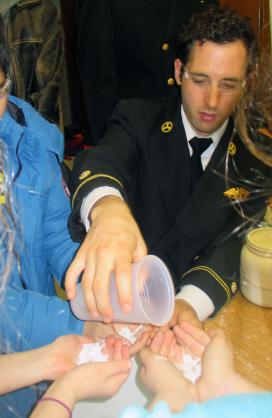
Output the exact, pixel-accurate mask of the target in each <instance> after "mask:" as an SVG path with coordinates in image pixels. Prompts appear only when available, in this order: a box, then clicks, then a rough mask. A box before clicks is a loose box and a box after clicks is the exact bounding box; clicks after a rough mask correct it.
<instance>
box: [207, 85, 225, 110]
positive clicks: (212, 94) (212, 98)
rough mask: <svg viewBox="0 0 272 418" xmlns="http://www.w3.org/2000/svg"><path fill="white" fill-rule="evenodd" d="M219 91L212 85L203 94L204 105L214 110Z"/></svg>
mask: <svg viewBox="0 0 272 418" xmlns="http://www.w3.org/2000/svg"><path fill="white" fill-rule="evenodd" d="M220 95H221V91H220V90H219V88H218V86H217V85H215V84H212V85H211V86H210V87H209V88H208V89H207V90H206V92H205V104H206V105H207V106H208V107H209V108H211V109H216V108H217V106H218V102H219V99H220Z"/></svg>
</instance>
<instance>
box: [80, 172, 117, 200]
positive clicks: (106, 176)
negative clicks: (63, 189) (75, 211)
mask: <svg viewBox="0 0 272 418" xmlns="http://www.w3.org/2000/svg"><path fill="white" fill-rule="evenodd" d="M99 177H104V178H108V179H110V180H113V181H115V182H116V183H118V184H119V186H121V187H122V188H124V187H123V185H122V183H121V182H120V181H119V180H118V179H116V178H115V177H112V176H110V175H108V174H95V175H94V176H91V177H88V178H87V179H86V180H84V181H82V182H81V183H80V184H79V185H78V187H77V189H76V191H75V194H74V196H73V199H72V207H73V206H74V202H75V199H76V197H77V195H78V192H79V190H80V189H81V187H82V186H84V184H86V183H88V181H91V180H94V179H97V178H99Z"/></svg>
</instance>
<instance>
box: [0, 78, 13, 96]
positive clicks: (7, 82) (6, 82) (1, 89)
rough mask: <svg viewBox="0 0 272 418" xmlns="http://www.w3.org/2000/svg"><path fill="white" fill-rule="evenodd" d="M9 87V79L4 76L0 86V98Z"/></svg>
mask: <svg viewBox="0 0 272 418" xmlns="http://www.w3.org/2000/svg"><path fill="white" fill-rule="evenodd" d="M10 87H11V81H10V79H9V78H6V81H5V83H4V84H3V85H2V87H0V99H2V97H3V96H5V94H7V93H8V92H9V90H10Z"/></svg>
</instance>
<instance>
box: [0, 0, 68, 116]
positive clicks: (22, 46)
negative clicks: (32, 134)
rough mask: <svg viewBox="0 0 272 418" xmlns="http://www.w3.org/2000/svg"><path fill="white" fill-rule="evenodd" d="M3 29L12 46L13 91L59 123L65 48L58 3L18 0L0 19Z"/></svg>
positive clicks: (0, 30)
mask: <svg viewBox="0 0 272 418" xmlns="http://www.w3.org/2000/svg"><path fill="white" fill-rule="evenodd" d="M0 32H1V34H2V36H1V38H3V36H4V42H6V44H7V46H8V47H9V49H10V56H11V74H10V77H11V79H12V82H13V87H12V93H13V94H14V95H15V96H17V97H20V98H22V99H24V100H26V101H27V102H29V103H31V104H32V105H33V106H34V107H35V108H36V110H38V111H39V112H40V113H41V114H42V116H44V117H45V118H46V119H48V120H49V121H52V122H55V123H58V122H59V103H58V97H59V83H60V79H61V73H62V68H63V51H64V49H63V30H62V24H61V21H60V18H59V16H58V12H57V9H56V7H55V6H54V4H53V3H52V2H51V1H50V0H19V1H18V3H17V4H15V5H14V6H12V7H11V8H10V12H9V15H8V17H7V18H6V19H5V21H3V19H1V20H0ZM0 41H1V42H3V39H0Z"/></svg>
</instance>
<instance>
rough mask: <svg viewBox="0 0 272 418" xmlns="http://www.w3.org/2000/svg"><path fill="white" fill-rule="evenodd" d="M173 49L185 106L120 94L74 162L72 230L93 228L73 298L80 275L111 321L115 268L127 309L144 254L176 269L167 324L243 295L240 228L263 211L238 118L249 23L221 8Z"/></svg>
mask: <svg viewBox="0 0 272 418" xmlns="http://www.w3.org/2000/svg"><path fill="white" fill-rule="evenodd" d="M176 56H177V58H176V60H175V62H174V69H175V80H176V82H177V84H178V85H179V86H180V90H181V101H180V99H174V100H171V99H161V100H157V101H152V102H147V101H141V100H133V99H132V100H124V101H121V102H120V103H119V104H118V105H117V106H116V108H115V110H114V112H113V114H112V116H111V118H110V121H109V124H108V127H107V129H106V131H105V134H104V136H103V138H102V139H101V140H100V141H99V144H98V146H96V147H95V148H94V149H91V150H89V151H85V152H83V153H82V154H81V155H79V156H78V159H77V160H76V162H75V167H74V173H73V179H72V195H73V197H72V205H73V213H72V216H71V217H70V229H71V232H72V235H73V237H74V239H77V240H81V239H83V238H84V236H85V228H86V229H87V230H88V234H87V236H86V238H85V240H84V243H83V244H82V246H81V248H80V250H79V252H78V253H77V257H76V258H75V260H74V262H73V263H72V265H71V267H70V268H69V270H68V274H67V276H66V290H67V292H68V297H69V298H73V296H74V294H75V283H76V280H77V276H78V275H79V273H80V272H81V271H82V270H84V274H83V288H84V292H85V297H86V303H87V305H88V308H89V310H90V312H91V313H92V315H93V317H94V318H95V317H96V315H97V312H100V313H101V314H102V315H103V317H104V320H105V321H106V322H107V321H108V322H109V321H111V319H112V310H111V305H110V300H109V294H108V289H109V274H110V272H111V271H115V274H116V283H117V287H118V292H119V299H120V304H121V306H122V308H123V310H124V311H129V310H130V309H131V304H132V300H131V282H130V269H131V262H133V261H136V260H139V259H140V258H141V257H143V256H144V255H145V254H146V252H148V253H151V254H156V255H158V256H159V257H161V258H162V259H163V260H164V261H165V263H166V264H167V266H168V267H169V269H170V271H171V273H172V276H173V280H174V283H175V287H176V292H177V296H176V299H177V301H176V309H175V314H174V316H173V319H172V321H171V323H170V325H173V324H174V323H176V322H179V321H181V320H183V319H186V320H189V321H190V322H192V323H194V324H196V325H198V326H201V325H202V321H203V320H204V319H206V318H207V317H208V316H210V315H212V314H214V313H215V312H216V311H217V310H218V309H219V308H220V307H221V306H222V305H223V304H224V303H225V302H227V301H228V300H229V299H230V298H231V296H232V294H234V293H235V292H236V290H237V287H238V281H239V259H240V250H241V244H242V239H241V235H240V234H237V233H235V232H237V231H236V228H238V229H239V227H240V226H241V225H242V224H243V222H245V223H247V220H248V219H250V220H252V218H254V217H255V214H256V213H257V211H258V210H259V209H262V208H264V207H265V204H264V199H261V197H260V196H259V195H258V194H257V193H255V191H254V190H253V189H252V188H251V187H250V179H253V181H254V182H255V183H254V184H256V178H257V179H258V177H259V178H261V175H262V173H263V171H264V170H265V168H264V166H263V165H262V163H261V162H259V161H258V160H256V159H255V158H254V157H252V155H251V154H250V153H249V151H248V150H247V149H246V147H245V146H244V145H243V142H242V141H241V139H240V138H239V137H238V135H237V133H236V130H235V128H236V127H237V123H238V122H237V121H236V122H235V123H234V117H233V116H236V115H237V109H239V106H242V103H243V101H242V99H243V98H244V97H245V95H246V94H247V91H248V89H249V88H250V87H249V85H250V84H249V80H250V77H251V76H252V74H253V73H254V71H256V69H257V68H258V67H259V59H260V55H259V49H258V45H257V41H256V37H255V34H254V32H253V30H252V27H251V25H250V23H249V21H248V19H246V18H243V17H240V16H239V15H237V14H236V13H235V12H234V11H232V10H230V9H228V8H226V7H222V6H221V7H220V6H218V7H211V8H209V9H208V10H206V11H204V12H202V13H201V14H198V15H195V16H194V17H193V18H192V19H191V21H190V22H189V24H188V25H187V26H186V27H184V28H183V29H182V31H181V33H180V35H179V36H178V38H177V42H176ZM242 111H243V112H245V111H246V110H245V109H242ZM240 113H241V109H240ZM226 162H227V164H226ZM226 168H227V172H226ZM245 179H247V181H245ZM233 190H235V193H233ZM262 213H263V211H262V210H261V213H259V216H260V217H261V216H262ZM256 221H257V219H256ZM162 308H163V307H162Z"/></svg>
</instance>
